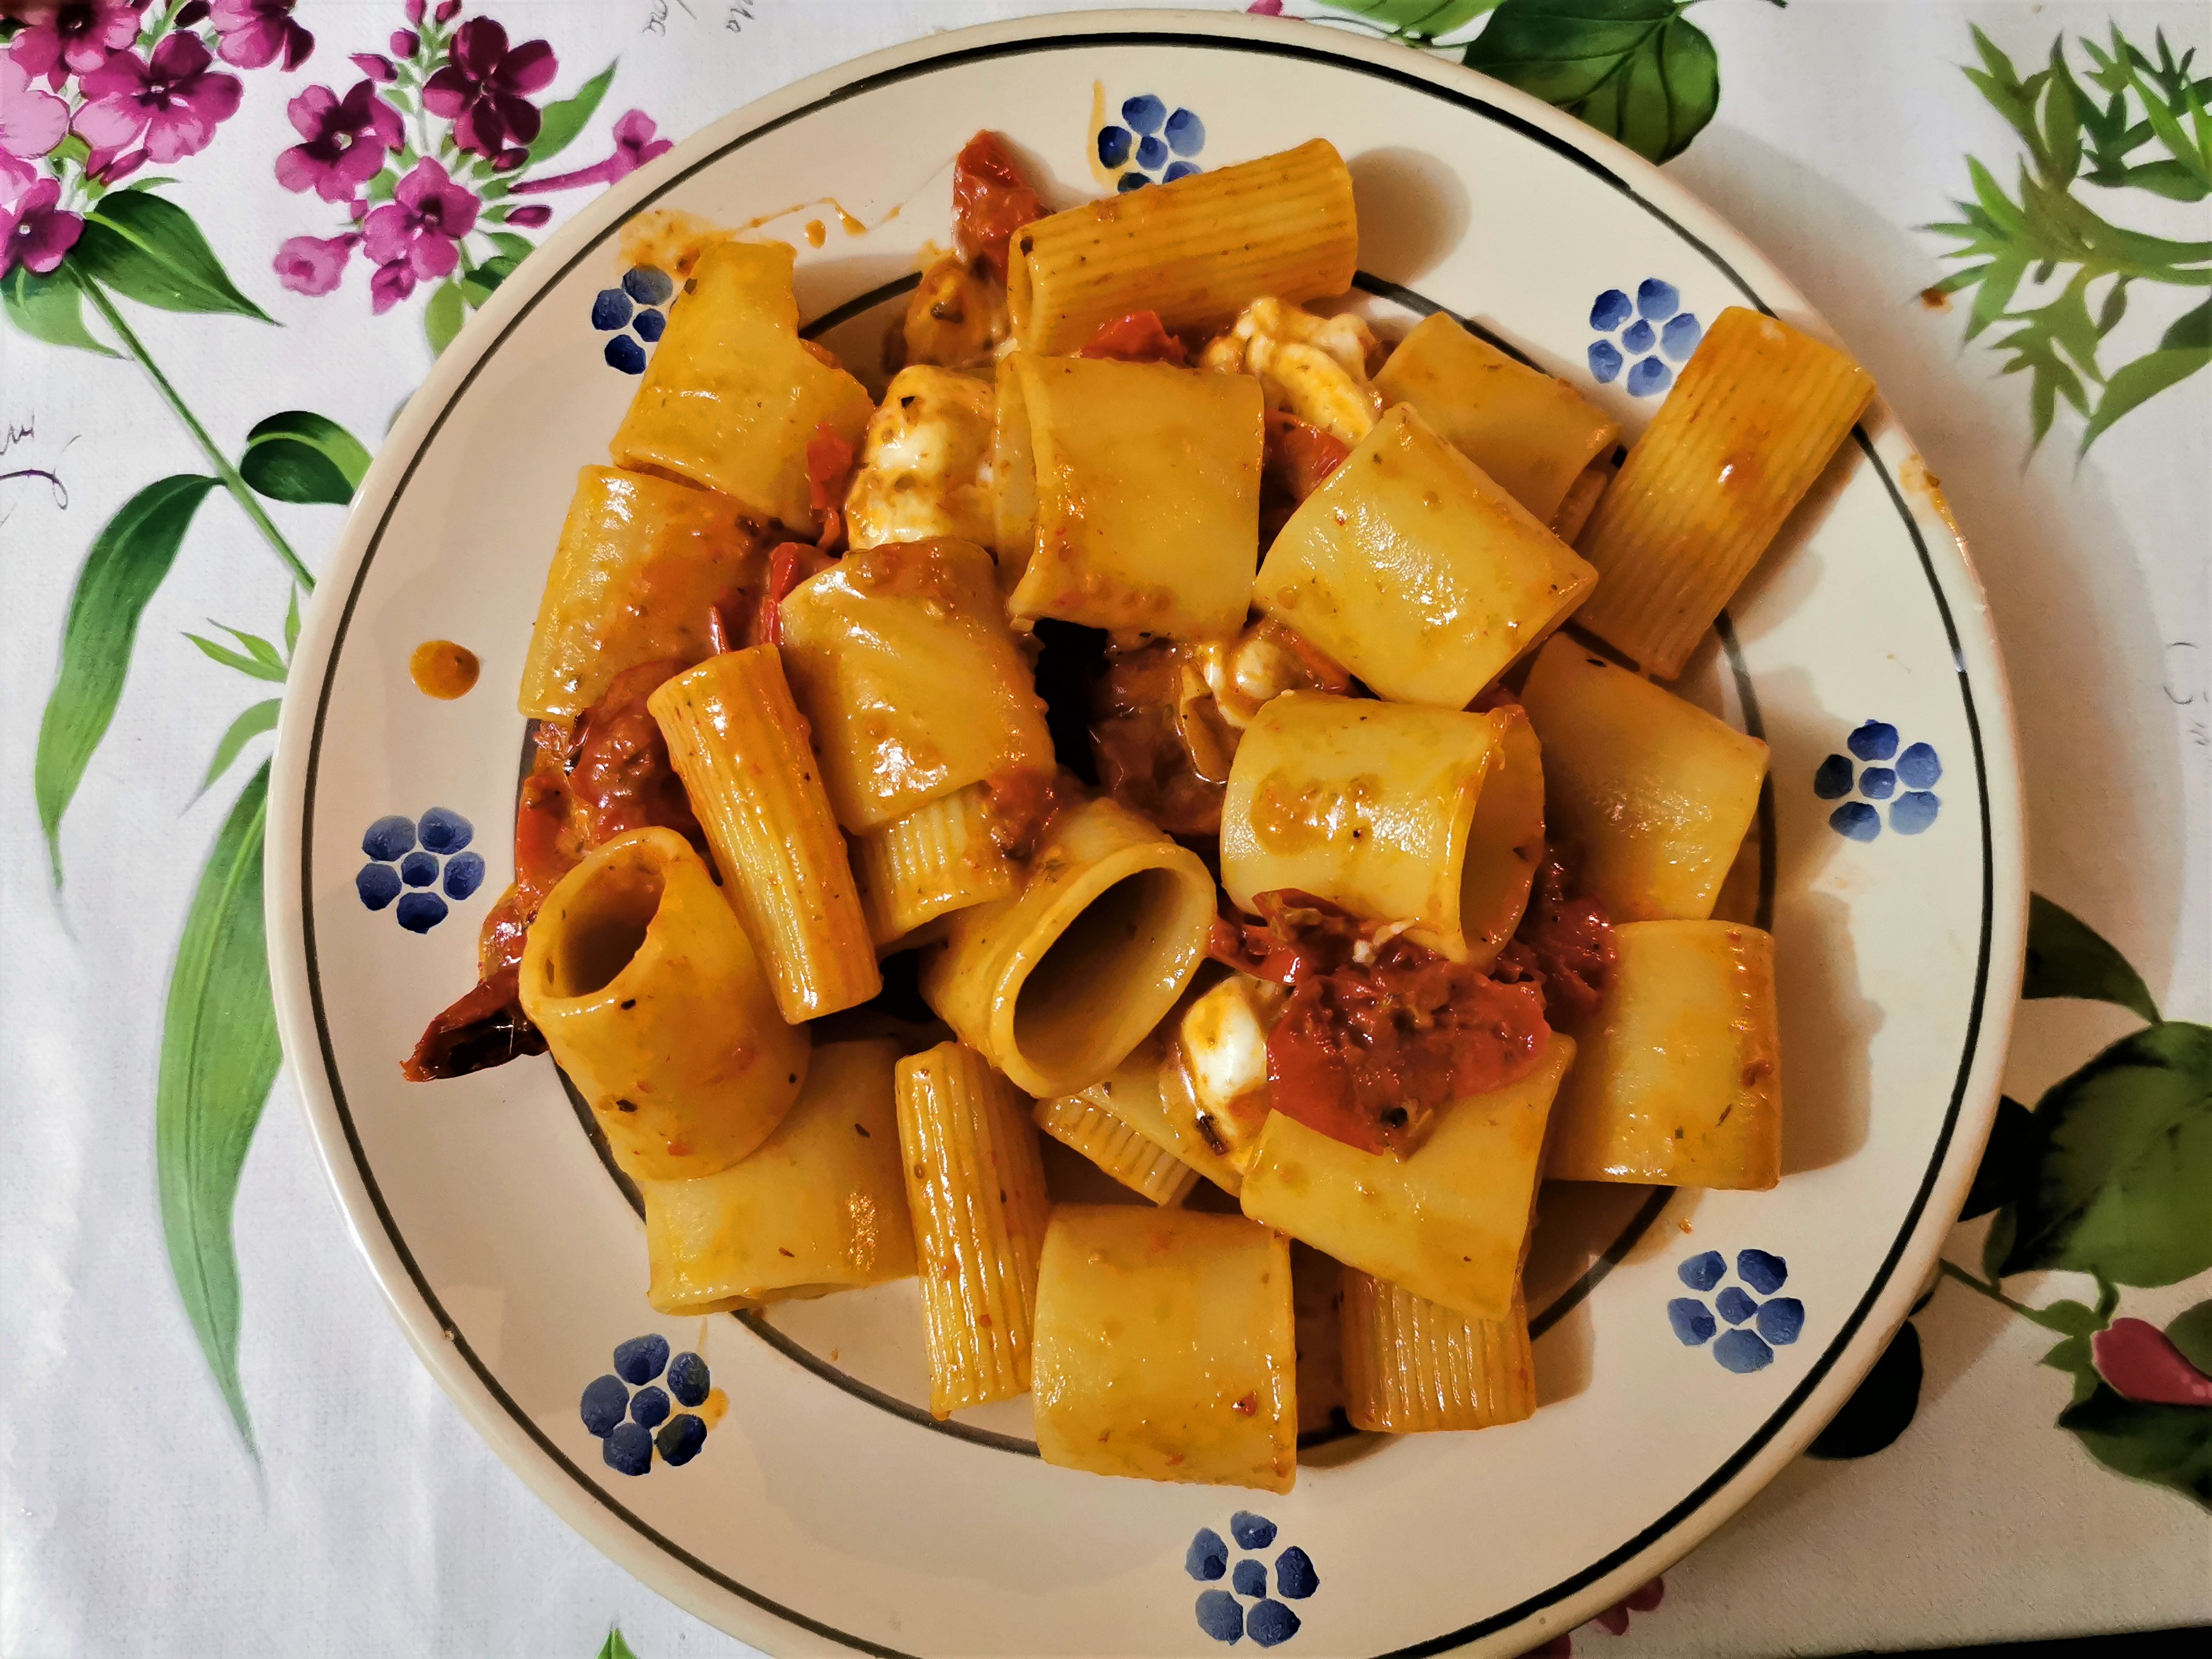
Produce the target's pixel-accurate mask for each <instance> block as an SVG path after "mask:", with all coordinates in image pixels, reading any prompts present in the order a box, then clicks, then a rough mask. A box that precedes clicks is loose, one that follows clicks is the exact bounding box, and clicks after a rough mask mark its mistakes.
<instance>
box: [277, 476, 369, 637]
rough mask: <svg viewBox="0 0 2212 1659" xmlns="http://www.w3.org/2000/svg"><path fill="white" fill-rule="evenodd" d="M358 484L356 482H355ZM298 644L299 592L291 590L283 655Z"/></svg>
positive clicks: (295, 589)
mask: <svg viewBox="0 0 2212 1659" xmlns="http://www.w3.org/2000/svg"><path fill="white" fill-rule="evenodd" d="M356 482H358V481H356ZM299 642H300V590H299V589H298V588H296V587H295V588H294V589H293V590H292V600H291V603H290V604H289V605H286V606H285V607H284V654H285V655H286V656H287V657H289V656H290V655H291V654H292V647H294V646H295V645H297V644H299Z"/></svg>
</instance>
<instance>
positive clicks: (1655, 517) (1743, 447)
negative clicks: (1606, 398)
mask: <svg viewBox="0 0 2212 1659" xmlns="http://www.w3.org/2000/svg"><path fill="white" fill-rule="evenodd" d="M1874 391H1875V386H1874V377H1873V376H1872V375H1870V374H1868V373H1867V372H1866V370H1864V369H1863V368H1860V367H1859V366H1858V365H1857V363H1855V362H1852V361H1851V360H1850V358H1849V357H1846V356H1844V354H1843V353H1842V352H1840V351H1838V350H1837V349H1835V348H1834V347H1833V346H1832V345H1827V344H1824V343H1822V342H1820V341H1819V340H1816V339H1814V338H1813V337H1811V336H1810V335H1808V334H1802V333H1800V332H1799V331H1797V330H1796V329H1794V328H1792V327H1790V325H1789V324H1787V323H1782V322H1777V321H1776V320H1775V319H1773V318H1771V317H1762V316H1761V315H1759V313H1757V312H1755V311H1747V310H1745V309H1744V308H1743V307H1741V306H1731V307H1729V308H1728V309H1727V310H1726V311H1723V313H1721V314H1720V315H1719V316H1718V317H1717V318H1715V319H1713V325H1712V326H1711V328H1710V329H1708V330H1706V331H1705V340H1704V342H1703V343H1701V344H1700V345H1699V347H1698V349H1697V354H1696V355H1695V356H1692V358H1691V359H1690V361H1689V362H1688V364H1687V365H1686V367H1685V368H1683V370H1682V377H1681V379H1680V380H1677V381H1676V382H1675V383H1674V391H1673V392H1669V393H1668V397H1667V401H1666V402H1665V403H1663V404H1660V406H1659V412H1658V414H1656V415H1655V416H1652V419H1651V424H1650V426H1648V427H1646V428H1644V435H1643V436H1642V437H1640V438H1638V440H1637V441H1636V442H1635V444H1634V445H1633V446H1632V447H1631V448H1630V450H1629V452H1628V459H1626V461H1624V462H1623V463H1621V468H1620V476H1619V477H1616V478H1614V479H1613V483H1612V486H1611V487H1610V488H1609V489H1607V491H1606V492H1605V494H1604V495H1603V496H1602V497H1601V498H1600V500H1599V501H1598V504H1597V510H1596V511H1595V513H1592V514H1591V515H1590V521H1589V525H1588V526H1586V527H1585V528H1584V530H1583V533H1582V537H1581V538H1580V541H1579V542H1578V544H1577V545H1578V546H1579V547H1580V548H1581V550H1582V554H1583V557H1584V558H1586V559H1588V560H1589V562H1590V563H1591V564H1592V565H1594V566H1595V567H1596V568H1597V571H1598V574H1600V575H1601V576H1603V577H1604V578H1605V580H1604V581H1603V582H1602V583H1601V584H1600V585H1599V587H1598V590H1597V592H1596V594H1595V596H1593V598H1592V599H1591V600H1590V603H1589V605H1586V606H1584V607H1583V612H1582V616H1581V618H1580V620H1581V622H1582V624H1583V627H1585V628H1587V629H1589V630H1590V632H1591V633H1593V634H1595V635H1597V636H1598V638H1600V639H1601V640H1603V641H1605V642H1606V643H1607V645H1610V646H1613V647H1615V648H1616V649H1618V650H1619V651H1620V652H1621V653H1622V654H1624V655H1625V656H1626V657H1628V658H1629V659H1632V661H1634V662H1637V663H1638V664H1640V665H1642V666H1643V667H1644V668H1646V669H1648V670H1650V671H1651V672H1652V673H1654V674H1656V675H1658V676H1659V677H1660V678H1662V679H1672V678H1674V676H1675V675H1677V674H1679V673H1680V672H1681V671H1682V665H1683V664H1684V663H1686V661H1688V660H1689V657H1690V653H1692V651H1694V650H1696V649H1697V647H1698V641H1700V640H1702V639H1703V638H1705V630H1706V629H1709V628H1711V626H1712V625H1713V618H1714V617H1717V616H1718V615H1720V613H1721V607H1722V606H1723V605H1726V604H1727V603H1728V602H1729V599H1730V597H1731V596H1733V595H1734V593H1735V590H1736V588H1737V586H1739V585H1740V584H1741V582H1742V580H1743V579H1744V578H1745V577H1746V576H1747V575H1749V574H1751V568H1752V567H1753V565H1755V564H1757V563H1758V562H1759V555H1760V554H1762V553H1764V552H1765V551H1766V544H1768V543H1769V542H1771V541H1772V540H1773V539H1774V536H1775V532H1777V531H1778V530H1780V529H1781V528H1782V521H1783V520H1784V519H1786V518H1788V517H1789V516H1790V511H1791V509H1792V508H1794V507H1796V505H1797V503H1798V502H1799V501H1801V500H1802V499H1803V497H1804V495H1805V492H1806V491H1807V490H1808V489H1811V488H1812V487H1813V481H1814V479H1816V478H1818V477H1820V474H1821V473H1822V471H1825V470H1826V467H1827V465H1828V463H1829V461H1830V460H1832V459H1833V458H1834V456H1835V453H1836V452H1837V450H1838V449H1840V448H1841V447H1843V443H1844V440H1845V439H1846V438H1848V437H1850V432H1851V428H1852V427H1853V426H1855V425H1857V422H1858V418H1859V416H1862V415H1863V414H1864V413H1866V408H1867V404H1869V403H1870V402H1872V401H1873V399H1874Z"/></svg>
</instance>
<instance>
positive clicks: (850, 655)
mask: <svg viewBox="0 0 2212 1659" xmlns="http://www.w3.org/2000/svg"><path fill="white" fill-rule="evenodd" d="M779 614H780V617H781V629H782V646H781V650H782V662H783V666H784V671H785V672H786V673H787V674H788V675H789V676H790V677H791V690H792V696H793V697H794V698H795V699H796V700H797V702H798V703H799V708H801V709H803V710H804V711H805V714H806V718H807V721H808V723H809V724H810V725H811V727H812V728H813V737H814V744H815V747H816V749H817V752H818V753H819V754H820V756H821V761H822V783H823V787H824V788H825V789H826V790H827V791H828V792H829V805H830V807H831V809H832V810H833V811H835V812H836V815H837V822H838V823H841V824H842V825H844V827H845V828H846V829H848V830H850V831H851V832H852V833H853V834H854V835H856V836H859V835H866V834H868V833H869V832H871V831H872V830H876V829H882V828H883V827H884V825H885V824H888V823H893V822H895V821H896V820H897V819H899V818H902V817H906V816H907V815H908V814H909V813H911V812H914V811H918V810H919V809H920V808H921V807H923V806H925V805H928V804H929V803H930V802H931V801H933V800H939V799H942V798H944V797H945V796H946V795H950V794H951V793H954V792H955V791H956V790H960V789H965V788H966V787H968V786H969V785H970V784H974V783H981V782H982V781H984V780H985V779H987V778H989V777H991V776H993V775H996V774H999V773H1002V772H1007V771H1012V770H1014V769H1021V768H1041V769H1044V770H1045V771H1046V772H1048V773H1049V772H1050V770H1051V768H1052V765H1053V753H1052V734H1051V733H1050V732H1048V730H1047V729H1046V727H1045V723H1044V704H1043V703H1042V702H1041V701H1040V700H1039V698H1038V696H1037V695H1036V685H1035V683H1034V679H1033V677H1032V675H1031V673H1030V665H1029V662H1028V659H1025V658H1024V656H1023V655H1022V653H1021V647H1019V646H1018V645H1016V644H1015V642H1014V636H1013V632H1012V629H1010V628H1009V627H1008V626H1007V623H1006V611H1005V607H1004V605H1003V602H1002V601H1001V599H1000V595H999V590H998V587H997V586H996V581H995V578H994V574H993V572H992V568H991V556H990V555H989V554H988V553H987V552H985V551H984V550H982V549H981V548H980V547H978V546H976V545H975V544H974V543H973V542H963V541H951V540H939V541H924V542H897V543H892V544H886V545H884V546H882V547H871V548H864V549H862V550H859V551H857V552H853V553H848V554H847V555H846V556H844V557H843V558H842V559H840V560H839V561H838V562H836V564H835V565H833V566H831V567H830V568H829V569H827V570H825V571H823V572H822V573H821V574H819V575H817V576H813V577H810V578H809V579H808V580H805V581H803V582H801V583H800V584H799V586H797V587H796V588H794V589H793V590H792V592H790V594H789V595H787V597H786V598H785V599H784V600H783V601H782V604H781V606H780V607H779Z"/></svg>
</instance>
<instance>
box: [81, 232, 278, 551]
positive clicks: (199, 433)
mask: <svg viewBox="0 0 2212 1659" xmlns="http://www.w3.org/2000/svg"><path fill="white" fill-rule="evenodd" d="M76 284H77V286H78V287H79V288H81V289H83V290H84V292H85V295H86V297H88V299H90V300H91V301H92V303H93V306H94V309H96V310H97V311H98V312H99V313H100V315H101V316H102V317H103V318H105V319H106V321H107V325H108V327H109V328H111V329H112V330H113V331H115V337H116V339H117V340H118V342H120V343H121V344H122V347H123V349H125V351H127V352H129V353H130V354H131V357H132V358H133V359H134V360H135V361H136V362H137V365H138V367H139V368H143V369H144V370H145V371H146V378H147V379H148V380H151V381H153V383H154V387H155V390H156V391H158V392H160V393H161V396H162V397H164V398H167V400H168V404H169V407H170V408H171V409H172V410H174V411H175V412H176V416H177V418H178V419H179V420H180V421H182V422H184V423H185V431H187V432H189V433H191V435H192V439H193V441H195V442H196V443H197V444H198V445H199V447H200V453H202V454H204V455H205V456H206V457H207V459H208V465H210V466H211V467H213V468H214V469H215V474H216V477H218V478H220V479H222V484H223V488H224V489H228V490H229V491H230V493H231V495H232V498H233V499H234V500H235V501H237V502H238V504H239V506H240V507H241V508H243V509H244V511H245V513H246V517H247V518H248V519H250V520H252V521H253V527H254V528H255V529H256V530H258V531H259V532H261V538H262V539H263V540H264V541H265V542H267V543H268V544H269V545H270V547H272V548H274V549H275V550H276V556H277V557H278V558H280V559H282V560H283V561H284V566H285V568H287V569H288V570H289V571H290V572H291V573H292V580H295V581H296V582H298V583H299V584H300V586H302V587H305V588H309V589H312V588H313V586H314V585H315V579H314V576H313V574H312V573H310V572H309V570H308V569H307V566H306V565H304V564H302V563H301V562H300V556H299V555H298V554H297V553H295V552H294V551H293V550H292V544H290V543H289V542H288V541H286V540H285V539H284V537H283V532H281V531H279V530H278V529H277V528H276V526H275V525H274V524H272V523H270V519H269V515H268V513H264V512H263V511H262V508H261V503H260V501H258V500H257V499H256V498H255V496H254V494H253V490H252V487H251V486H249V485H248V484H247V483H246V480H245V479H244V478H241V477H239V475H238V469H237V468H236V467H234V466H233V465H231V464H230V458H229V457H228V456H227V455H225V454H224V453H222V450H220V449H218V448H217V447H216V441H215V440H214V439H213V438H210V436H208V432H207V428H205V427H204V426H202V425H201V424H200V423H199V420H198V418H197V416H194V415H193V413H192V411H191V410H190V409H188V408H186V407H185V400H184V399H183V398H181V397H179V396H178V394H177V389H176V387H174V386H171V385H170V384H169V377H168V376H167V375H166V374H162V373H161V368H160V366H159V365H158V364H156V363H155V361H154V359H153V358H152V356H150V355H149V354H148V352H147V350H146V347H145V343H143V341H141V340H140V339H139V337H137V335H136V334H134V333H132V332H131V325H130V324H128V323H126V322H125V321H124V320H123V313H121V312H119V311H118V310H117V309H116V308H115V302H114V301H112V300H111V299H109V298H108V297H107V295H106V291H105V290H103V289H101V288H100V284H99V283H95V282H94V281H93V280H92V279H91V278H90V277H88V276H85V275H84V274H83V273H82V271H79V272H77V273H76Z"/></svg>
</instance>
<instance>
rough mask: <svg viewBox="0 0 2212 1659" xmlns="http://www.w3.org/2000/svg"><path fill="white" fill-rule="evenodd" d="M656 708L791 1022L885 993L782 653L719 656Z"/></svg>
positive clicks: (661, 693)
mask: <svg viewBox="0 0 2212 1659" xmlns="http://www.w3.org/2000/svg"><path fill="white" fill-rule="evenodd" d="M646 707H647V708H648V709H650V710H651V711H652V714H653V719H654V720H656V721H658V722H659V726H660V730H661V733H662V735H663V736H665V738H667V739H668V757H669V760H670V761H671V763H673V764H674V766H675V768H676V775H677V776H678V777H680V778H682V779H683V780H684V793H686V794H688V795H690V798H691V806H692V810H693V811H696V813H697V814H698V815H699V822H700V823H701V824H702V826H704V828H705V829H706V831H707V840H708V842H709V844H711V845H712V846H713V848H714V861H715V863H717V864H718V865H720V866H721V871H722V879H723V881H724V883H725V884H726V890H727V891H728V893H729V895H730V902H732V904H733V905H734V906H735V907H736V908H737V911H738V915H741V916H743V917H744V922H745V928H746V931H747V932H749V933H750V934H751V935H752V937H753V939H755V941H756V942H757V944H758V945H760V947H761V952H762V954H763V956H765V957H767V958H768V967H769V975H770V978H771V979H772V981H773V982H774V984H775V1001H776V1006H777V1007H779V1008H781V1010H782V1011H783V1016H784V1018H786V1019H788V1020H791V1021H793V1023H796V1022H798V1021H799V1020H802V1019H812V1018H816V1017H817V1016H818V1015H822V1014H829V1013H835V1012H836V1011H837V1010H838V1009H840V1008H850V1007H852V1006H854V1005H855V1004H857V1003H862V1002H866V1000H868V999H869V998H870V997H872V996H873V995H875V994H876V993H877V992H878V991H880V990H882V989H883V987H884V981H883V975H882V974H881V973H879V972H878V970H877V968H876V950H875V944H874V941H873V940H872V939H871V938H870V937H869V933H868V923H867V918H866V915H864V914H863V913H862V911H861V909H860V894H859V891H858V890H857V889H856V888H855V886H854V882H853V871H852V866H851V864H850V862H849V861H848V859H847V856H846V852H845V838H844V837H843V836H841V835H839V834H838V833H837V823H836V819H835V818H833V817H831V816H830V814H829V799H828V798H827V797H826V796H825V795H824V794H823V790H822V781H821V778H820V776H819V775H818V773H819V766H818V763H817V761H816V760H815V758H814V753H813V750H811V749H810V748H809V747H808V746H807V739H806V727H805V722H804V721H803V720H801V719H800V717H799V709H798V708H797V706H796V705H795V704H793V702H792V700H791V690H790V687H789V686H788V685H787V684H785V681H784V678H783V666H782V664H781V661H780V660H779V659H778V657H777V654H776V649H775V647H774V646H772V645H762V646H754V647H751V648H750V649H748V650H744V651H728V652H725V653H722V654H721V655H720V656H718V657H709V658H708V659H707V660H706V661H705V662H702V663H701V664H700V665H698V666H697V667H696V668H694V669H692V670H690V671H689V672H687V673H683V674H678V676H677V677H676V678H674V679H672V680H670V681H668V682H667V683H666V684H664V685H663V686H661V688H660V689H659V690H657V691H655V692H654V693H653V696H651V697H649V698H647V701H646Z"/></svg>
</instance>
